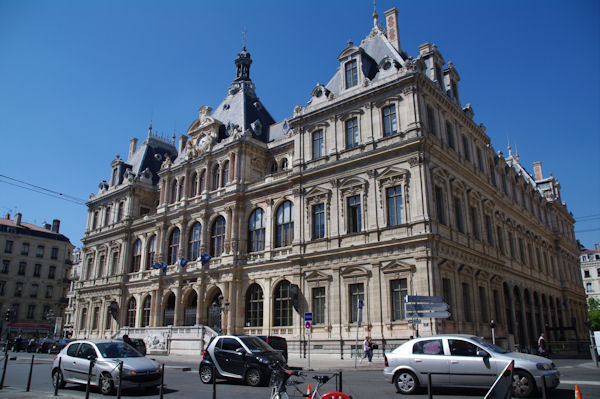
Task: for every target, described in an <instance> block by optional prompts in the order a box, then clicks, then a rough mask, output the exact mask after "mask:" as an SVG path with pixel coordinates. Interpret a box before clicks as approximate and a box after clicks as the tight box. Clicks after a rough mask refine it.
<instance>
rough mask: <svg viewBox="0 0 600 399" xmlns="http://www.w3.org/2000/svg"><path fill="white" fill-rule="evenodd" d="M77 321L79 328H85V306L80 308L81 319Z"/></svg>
mask: <svg viewBox="0 0 600 399" xmlns="http://www.w3.org/2000/svg"><path fill="white" fill-rule="evenodd" d="M79 321H80V323H79V325H80V327H79V329H80V330H85V329H86V328H87V308H83V309H81V319H80V320H79Z"/></svg>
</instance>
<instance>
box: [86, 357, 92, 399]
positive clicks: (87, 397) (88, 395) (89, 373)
mask: <svg viewBox="0 0 600 399" xmlns="http://www.w3.org/2000/svg"><path fill="white" fill-rule="evenodd" d="M93 368H94V359H90V368H89V370H88V379H87V384H86V385H85V399H89V398H90V382H91V381H92V369H93Z"/></svg>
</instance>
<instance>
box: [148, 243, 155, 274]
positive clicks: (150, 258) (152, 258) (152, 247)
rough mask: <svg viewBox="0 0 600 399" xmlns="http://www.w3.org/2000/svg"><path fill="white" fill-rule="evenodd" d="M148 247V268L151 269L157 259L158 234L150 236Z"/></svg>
mask: <svg viewBox="0 0 600 399" xmlns="http://www.w3.org/2000/svg"><path fill="white" fill-rule="evenodd" d="M147 248H148V252H147V253H146V270H150V267H151V266H152V265H153V264H154V262H155V261H156V235H153V236H152V237H150V240H148V247H147Z"/></svg>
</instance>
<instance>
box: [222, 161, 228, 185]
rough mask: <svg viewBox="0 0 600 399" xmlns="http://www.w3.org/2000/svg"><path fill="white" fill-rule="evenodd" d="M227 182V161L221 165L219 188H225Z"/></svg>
mask: <svg viewBox="0 0 600 399" xmlns="http://www.w3.org/2000/svg"><path fill="white" fill-rule="evenodd" d="M228 181H229V161H225V162H224V163H223V171H222V172H221V187H225V185H226V184H227V182H228Z"/></svg>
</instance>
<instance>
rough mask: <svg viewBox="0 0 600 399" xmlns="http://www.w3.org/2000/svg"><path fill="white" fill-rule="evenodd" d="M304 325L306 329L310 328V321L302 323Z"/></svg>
mask: <svg viewBox="0 0 600 399" xmlns="http://www.w3.org/2000/svg"><path fill="white" fill-rule="evenodd" d="M304 327H306V329H307V330H310V321H307V322H306V323H304Z"/></svg>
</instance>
